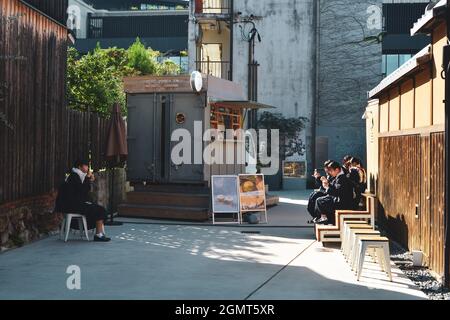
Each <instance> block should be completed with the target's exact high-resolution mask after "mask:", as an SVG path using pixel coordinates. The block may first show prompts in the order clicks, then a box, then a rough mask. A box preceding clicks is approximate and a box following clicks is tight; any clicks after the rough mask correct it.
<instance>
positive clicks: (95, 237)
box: [94, 235, 111, 242]
mask: <svg viewBox="0 0 450 320" xmlns="http://www.w3.org/2000/svg"><path fill="white" fill-rule="evenodd" d="M94 241H99V242H108V241H111V238H108V237H107V236H105V235H102V236H101V237H99V236H97V235H95V236H94Z"/></svg>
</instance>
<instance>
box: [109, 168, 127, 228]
mask: <svg viewBox="0 0 450 320" xmlns="http://www.w3.org/2000/svg"><path fill="white" fill-rule="evenodd" d="M114 171H115V170H114V168H112V176H111V180H112V182H111V194H110V195H109V221H106V222H105V225H107V226H121V225H123V223H122V222H119V221H114V210H113V201H114V200H113V197H114V180H115V179H114Z"/></svg>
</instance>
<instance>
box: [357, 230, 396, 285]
mask: <svg viewBox="0 0 450 320" xmlns="http://www.w3.org/2000/svg"><path fill="white" fill-rule="evenodd" d="M358 248H359V250H358V251H359V254H358V269H357V272H358V273H357V280H358V281H359V279H360V278H361V274H362V271H363V267H364V260H365V257H366V251H367V249H369V248H375V249H376V251H377V255H378V259H377V260H378V262H379V263H380V266H381V269H382V270H383V271H385V272H386V273H387V275H388V277H389V281H392V273H391V264H390V261H391V259H390V253H389V239H388V238H386V237H376V238H375V237H361V238H359V245H358Z"/></svg>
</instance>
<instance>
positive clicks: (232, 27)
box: [228, 0, 234, 81]
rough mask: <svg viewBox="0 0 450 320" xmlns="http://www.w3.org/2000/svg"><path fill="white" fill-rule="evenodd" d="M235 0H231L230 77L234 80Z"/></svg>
mask: <svg viewBox="0 0 450 320" xmlns="http://www.w3.org/2000/svg"><path fill="white" fill-rule="evenodd" d="M233 42H234V0H230V59H229V60H230V71H229V79H228V80H230V81H233V51H234V45H233Z"/></svg>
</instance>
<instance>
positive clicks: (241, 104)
mask: <svg viewBox="0 0 450 320" xmlns="http://www.w3.org/2000/svg"><path fill="white" fill-rule="evenodd" d="M211 103H212V104H214V105H216V106H219V107H224V108H241V109H274V108H275V107H274V106H270V105H268V104H264V103H259V102H256V101H211Z"/></svg>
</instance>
